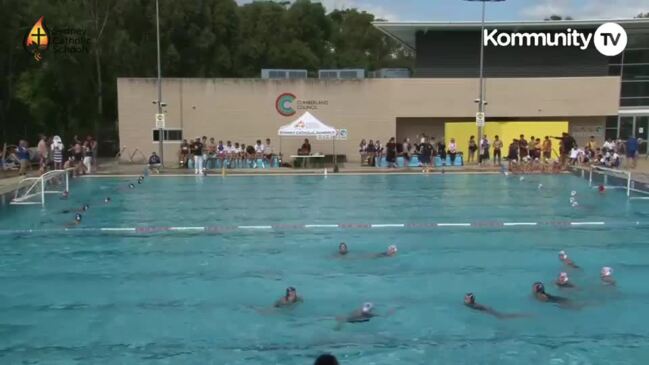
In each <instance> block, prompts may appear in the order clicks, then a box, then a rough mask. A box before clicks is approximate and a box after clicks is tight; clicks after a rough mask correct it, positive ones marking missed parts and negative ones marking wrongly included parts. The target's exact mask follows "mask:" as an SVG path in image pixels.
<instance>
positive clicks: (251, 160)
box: [246, 145, 257, 169]
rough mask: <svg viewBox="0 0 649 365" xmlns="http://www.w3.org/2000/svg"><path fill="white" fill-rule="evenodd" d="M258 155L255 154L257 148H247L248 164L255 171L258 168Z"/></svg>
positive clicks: (250, 146)
mask: <svg viewBox="0 0 649 365" xmlns="http://www.w3.org/2000/svg"><path fill="white" fill-rule="evenodd" d="M255 157H256V153H255V147H254V146H252V145H248V146H247V147H246V162H247V165H248V167H252V168H254V169H256V168H257V159H256V158H255Z"/></svg>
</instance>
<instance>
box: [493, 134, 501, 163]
mask: <svg viewBox="0 0 649 365" xmlns="http://www.w3.org/2000/svg"><path fill="white" fill-rule="evenodd" d="M502 149H503V141H501V140H500V137H498V136H494V166H496V165H497V166H500V165H501V158H502Z"/></svg>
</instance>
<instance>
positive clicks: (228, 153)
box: [223, 141, 237, 168]
mask: <svg viewBox="0 0 649 365" xmlns="http://www.w3.org/2000/svg"><path fill="white" fill-rule="evenodd" d="M223 152H224V156H225V164H226V166H227V167H228V168H232V160H234V159H236V158H237V156H236V154H235V152H234V146H233V145H232V141H227V142H225V146H224V147H223Z"/></svg>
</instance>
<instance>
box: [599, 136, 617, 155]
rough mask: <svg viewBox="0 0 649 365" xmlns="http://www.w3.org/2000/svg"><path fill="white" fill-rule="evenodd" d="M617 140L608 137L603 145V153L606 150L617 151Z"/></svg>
mask: <svg viewBox="0 0 649 365" xmlns="http://www.w3.org/2000/svg"><path fill="white" fill-rule="evenodd" d="M615 151H616V149H615V142H613V140H612V139H611V138H608V139H607V140H606V142H604V144H603V145H602V153H606V152H615Z"/></svg>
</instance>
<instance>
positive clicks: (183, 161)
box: [178, 139, 190, 168]
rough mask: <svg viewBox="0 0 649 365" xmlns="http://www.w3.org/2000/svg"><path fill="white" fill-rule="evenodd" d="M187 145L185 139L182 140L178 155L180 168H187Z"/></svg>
mask: <svg viewBox="0 0 649 365" xmlns="http://www.w3.org/2000/svg"><path fill="white" fill-rule="evenodd" d="M189 153H190V150H189V143H187V140H186V139H183V142H182V143H181V144H180V151H179V153H178V160H179V163H180V167H183V166H184V167H185V168H188V167H189V164H188V163H187V162H188V160H189Z"/></svg>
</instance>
